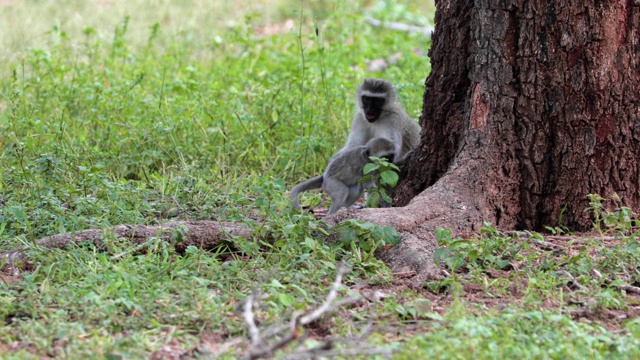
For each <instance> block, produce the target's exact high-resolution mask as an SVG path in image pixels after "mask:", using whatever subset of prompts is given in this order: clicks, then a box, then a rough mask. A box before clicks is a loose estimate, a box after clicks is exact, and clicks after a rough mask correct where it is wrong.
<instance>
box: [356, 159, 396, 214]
mask: <svg viewBox="0 0 640 360" xmlns="http://www.w3.org/2000/svg"><path fill="white" fill-rule="evenodd" d="M369 159H370V160H371V162H370V163H368V164H367V165H365V167H364V170H363V173H364V176H363V177H362V179H361V180H360V183H373V184H374V186H371V187H368V188H367V189H366V192H367V194H368V195H369V196H368V198H367V207H374V208H375V207H378V204H379V203H380V200H381V199H382V200H383V201H385V202H387V203H389V204H390V203H391V202H392V201H393V199H391V197H390V196H389V194H388V193H387V191H388V190H390V189H393V188H394V187H395V186H396V185H397V184H398V180H399V179H400V178H399V176H398V172H399V171H400V169H399V168H398V167H397V166H396V165H395V164H393V163H391V162H389V160H388V159H386V158H378V157H375V156H370V157H369Z"/></svg>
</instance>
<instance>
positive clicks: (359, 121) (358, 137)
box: [343, 113, 371, 149]
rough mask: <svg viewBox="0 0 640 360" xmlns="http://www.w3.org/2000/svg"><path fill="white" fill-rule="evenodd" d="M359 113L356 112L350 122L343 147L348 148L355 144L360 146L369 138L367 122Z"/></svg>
mask: <svg viewBox="0 0 640 360" xmlns="http://www.w3.org/2000/svg"><path fill="white" fill-rule="evenodd" d="M362 117H363V116H362V115H361V114H359V113H358V114H356V116H355V117H354V118H353V122H352V123H351V129H350V130H349V137H347V142H346V144H345V145H344V147H343V149H350V148H353V147H356V146H362V145H365V144H366V143H367V141H369V140H370V139H371V135H370V133H369V129H368V123H367V121H366V120H364V118H362Z"/></svg>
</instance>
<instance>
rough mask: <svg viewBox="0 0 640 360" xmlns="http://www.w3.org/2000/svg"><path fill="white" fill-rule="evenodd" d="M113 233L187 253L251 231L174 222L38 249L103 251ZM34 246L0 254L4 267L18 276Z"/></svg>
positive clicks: (69, 237)
mask: <svg viewBox="0 0 640 360" xmlns="http://www.w3.org/2000/svg"><path fill="white" fill-rule="evenodd" d="M109 234H113V236H115V237H116V238H118V239H131V240H132V241H133V242H134V244H136V245H142V244H144V243H145V242H147V241H148V240H149V238H151V237H159V238H162V239H163V240H165V241H171V242H175V243H176V250H177V251H179V252H182V251H184V250H185V249H186V248H187V246H191V245H193V246H197V247H199V248H203V249H213V248H215V247H216V246H218V245H220V243H221V242H222V241H228V240H231V239H232V238H233V237H235V236H239V237H243V238H249V237H250V236H251V229H249V228H248V227H247V226H245V225H243V224H238V223H233V222H218V221H209V220H203V221H172V222H168V223H166V224H162V225H156V226H148V225H117V226H114V227H113V228H111V229H108V230H101V229H90V230H84V231H80V232H77V233H64V234H57V235H52V236H47V237H44V238H42V239H40V240H38V241H37V242H36V245H37V246H41V247H45V248H48V249H63V248H65V247H66V246H67V245H73V244H79V243H91V244H93V245H94V246H96V247H97V248H99V249H102V248H104V247H105V243H104V241H103V239H104V238H105V236H109ZM29 248H31V246H29V245H25V246H22V247H20V248H18V249H15V250H10V251H7V252H3V253H0V264H2V262H4V268H5V270H6V269H7V268H8V269H10V271H11V272H13V273H14V274H16V273H17V272H18V267H19V265H20V264H21V263H22V262H24V261H25V260H26V259H27V257H28V254H27V250H29Z"/></svg>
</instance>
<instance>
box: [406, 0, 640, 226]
mask: <svg viewBox="0 0 640 360" xmlns="http://www.w3.org/2000/svg"><path fill="white" fill-rule="evenodd" d="M436 24H437V26H436V30H435V33H434V35H433V42H432V46H431V50H430V56H431V61H432V71H431V74H430V76H429V77H428V79H427V81H426V90H425V93H424V107H423V115H422V117H421V120H420V122H421V125H422V127H423V129H424V131H423V133H422V142H421V146H420V148H419V151H417V154H416V156H414V157H413V159H412V161H411V162H410V164H409V165H408V168H409V169H410V170H409V171H408V175H407V177H406V179H405V181H404V182H403V183H402V184H401V185H400V187H399V190H398V191H397V193H398V197H397V204H399V205H404V204H407V203H408V201H409V200H410V199H411V198H413V197H414V196H415V194H417V193H420V192H421V191H422V190H423V189H425V188H427V187H428V186H431V185H432V184H434V183H436V182H437V181H443V180H444V178H443V177H442V176H443V174H445V173H446V172H447V171H449V172H451V170H452V169H454V168H455V167H456V166H462V167H463V168H464V170H463V171H461V172H459V176H461V177H462V178H459V179H458V181H460V182H461V183H462V185H463V187H466V188H467V189H465V191H467V192H470V193H471V194H472V196H471V197H470V198H469V199H467V201H468V202H469V203H470V204H472V205H473V206H476V207H477V208H478V211H479V212H480V214H481V218H482V220H484V221H490V222H492V223H493V224H494V225H497V226H499V227H501V228H506V229H532V230H539V229H541V228H543V227H544V226H545V225H550V226H554V225H557V224H558V219H559V218H560V216H562V219H563V223H564V225H567V226H569V227H571V228H574V229H585V228H588V227H589V226H590V219H589V214H588V213H585V212H584V211H583V210H584V209H585V208H586V207H587V205H588V200H587V197H586V195H587V194H589V193H598V194H600V195H602V196H610V195H611V194H612V193H614V192H615V193H617V194H618V195H619V196H620V198H621V199H622V201H623V202H624V203H625V204H627V205H628V206H631V207H632V208H635V209H638V208H640V173H639V169H638V158H639V156H640V38H639V33H638V30H639V29H640V2H639V1H637V0H635V1H631V0H623V1H615V2H614V1H586V2H564V1H542V0H534V1H524V0H521V1H489V0H477V1H475V2H474V1H469V0H467V1H439V2H438V4H437V12H436Z"/></svg>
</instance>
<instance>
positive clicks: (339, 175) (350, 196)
mask: <svg viewBox="0 0 640 360" xmlns="http://www.w3.org/2000/svg"><path fill="white" fill-rule="evenodd" d="M394 151H395V150H394V143H393V142H392V141H391V140H389V139H386V138H381V137H376V138H373V139H371V140H369V141H368V142H367V143H366V145H360V146H354V147H350V148H348V149H342V150H340V151H339V152H338V153H336V154H335V155H333V157H332V158H331V160H330V161H329V165H327V169H326V170H325V171H324V174H322V175H320V176H316V177H314V178H311V179H309V180H307V181H303V182H301V183H299V184H298V185H296V186H295V187H294V188H293V189H292V190H291V201H292V202H293V207H294V208H296V209H297V210H300V203H299V202H298V194H299V193H301V192H303V191H306V190H311V189H318V188H322V190H324V191H325V192H326V193H327V194H329V196H330V197H331V207H330V208H329V211H328V212H327V215H331V214H333V213H335V212H336V211H338V209H340V208H342V207H348V206H351V205H353V203H355V202H356V201H357V200H358V199H359V198H360V196H362V192H363V191H364V188H365V185H363V184H361V183H360V180H361V179H362V177H363V173H362V172H363V171H364V167H365V165H366V164H367V163H369V162H370V160H369V156H375V157H379V158H383V157H386V158H388V159H391V158H393V157H394V154H395V153H394Z"/></svg>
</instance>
